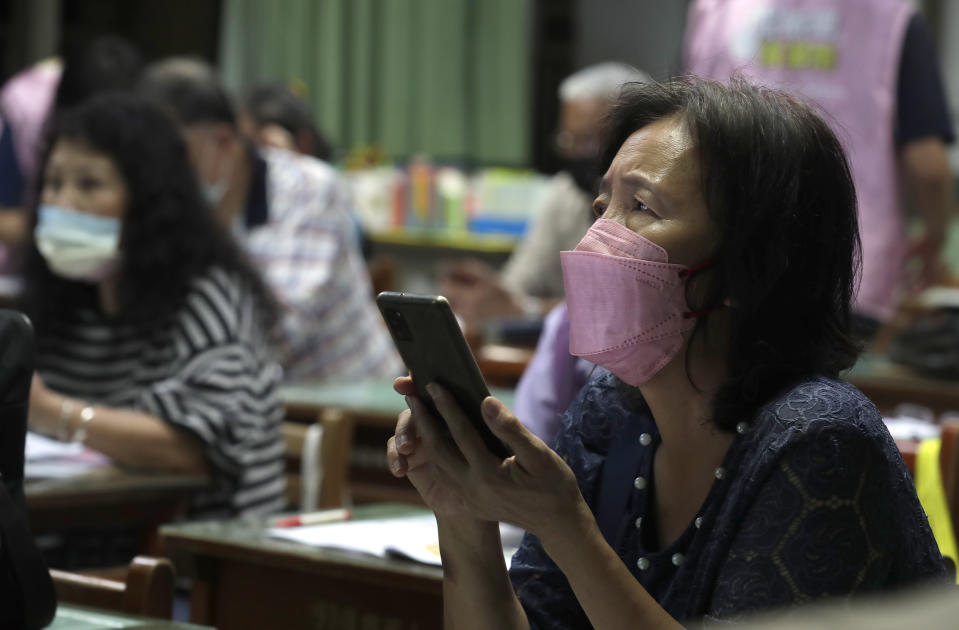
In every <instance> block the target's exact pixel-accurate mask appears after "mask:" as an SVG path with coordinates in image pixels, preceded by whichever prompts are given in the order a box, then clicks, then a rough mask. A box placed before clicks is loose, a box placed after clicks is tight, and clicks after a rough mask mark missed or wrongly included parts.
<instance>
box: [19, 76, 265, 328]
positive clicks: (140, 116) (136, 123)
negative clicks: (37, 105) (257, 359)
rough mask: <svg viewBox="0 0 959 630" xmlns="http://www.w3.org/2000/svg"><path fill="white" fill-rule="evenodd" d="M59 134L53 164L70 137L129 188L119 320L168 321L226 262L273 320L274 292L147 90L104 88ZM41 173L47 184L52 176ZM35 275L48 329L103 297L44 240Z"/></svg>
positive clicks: (32, 290)
mask: <svg viewBox="0 0 959 630" xmlns="http://www.w3.org/2000/svg"><path fill="white" fill-rule="evenodd" d="M50 138H51V142H50V144H49V146H48V148H47V150H46V154H45V155H44V158H43V161H42V164H43V165H44V170H45V168H46V164H47V161H48V160H49V158H50V154H51V152H52V150H53V147H54V146H55V145H56V143H57V142H58V141H60V140H69V141H71V142H76V143H79V144H81V145H82V146H86V147H89V148H90V149H91V150H92V151H95V152H97V153H102V154H103V155H106V156H108V157H109V158H110V159H112V160H113V162H114V163H115V164H116V166H117V168H118V169H119V171H120V174H121V176H122V178H123V181H124V183H125V185H126V188H127V207H126V213H125V215H124V217H123V227H122V231H121V236H120V247H121V249H122V251H123V256H122V261H121V263H120V272H119V282H118V287H117V288H118V306H119V308H118V311H119V312H118V314H117V317H116V321H117V322H118V323H123V324H128V325H136V326H145V327H153V326H162V325H164V324H166V323H168V322H169V321H170V320H171V318H172V317H173V316H174V315H175V314H176V313H177V311H179V310H180V308H181V307H182V306H183V304H184V302H185V300H186V298H187V296H188V294H189V292H190V290H191V288H192V287H191V285H192V283H193V282H194V281H195V280H196V279H197V278H198V277H200V276H202V275H203V274H204V273H206V272H207V271H208V270H209V269H211V268H212V267H219V268H222V269H224V270H225V271H227V272H228V273H230V274H231V275H234V276H237V277H239V278H240V280H241V281H242V282H244V283H246V284H247V285H248V287H249V289H250V290H251V291H252V293H253V294H254V296H255V297H256V299H257V301H258V303H259V307H260V314H261V316H262V319H263V324H264V326H270V325H272V323H273V322H274V321H275V316H276V315H275V313H276V305H275V303H274V301H273V298H272V297H271V295H270V293H269V291H268V290H267V288H266V287H265V285H264V284H263V282H262V280H261V279H260V278H259V276H258V275H257V274H256V273H255V272H254V270H253V268H252V267H251V266H250V265H249V263H248V262H247V260H246V258H245V257H244V255H243V254H242V253H241V252H240V250H239V248H238V246H237V245H236V244H235V242H234V241H233V239H232V238H231V237H230V235H229V234H228V233H227V232H226V230H224V229H223V228H222V227H221V226H220V225H219V224H218V223H217V222H216V220H215V218H214V216H213V212H212V210H211V209H210V207H209V206H208V204H207V203H206V201H205V200H204V199H203V196H202V193H201V192H200V188H199V184H198V181H197V176H196V174H195V173H194V170H193V168H192V166H191V164H190V161H189V159H188V156H187V150H186V145H185V144H184V141H183V140H182V138H181V136H180V134H179V131H178V130H177V128H176V126H175V124H174V123H173V121H172V120H171V119H170V117H169V116H167V115H166V114H165V113H164V112H163V111H162V110H160V109H159V108H157V107H156V106H154V105H152V104H151V103H149V102H148V101H146V100H145V99H143V98H142V97H139V96H135V95H130V94H119V93H111V94H104V95H102V96H96V97H93V98H92V99H90V100H89V101H87V102H85V103H84V104H82V105H80V106H79V107H77V108H74V109H70V110H67V111H65V112H64V113H63V115H62V116H60V117H59V119H58V120H57V121H56V124H55V126H54V128H53V129H52V130H51V136H50ZM42 172H43V171H41V173H42ZM39 179H40V180H41V182H40V183H39V184H38V185H39V186H42V179H43V178H42V176H41V177H40V178H39ZM37 198H38V199H39V198H40V195H39V194H38V195H37ZM25 275H26V290H25V295H24V301H23V302H24V303H23V308H24V310H25V311H26V312H27V314H28V315H30V317H31V318H32V319H33V321H34V324H35V325H36V327H37V330H38V332H40V333H41V334H42V332H43V330H44V328H45V327H46V326H47V325H48V324H49V323H51V322H53V321H56V320H62V319H63V318H64V317H69V315H68V313H69V310H70V307H73V306H75V305H88V306H89V305H94V304H96V288H95V287H94V286H93V285H91V284H89V283H86V282H78V281H73V280H69V279H66V278H62V277H60V276H58V275H56V274H54V273H52V272H51V271H50V269H49V268H48V267H47V264H46V262H45V261H44V259H43V257H42V256H41V255H40V253H39V251H38V250H37V248H36V244H35V243H34V244H31V247H30V251H29V253H28V258H27V265H26V272H25Z"/></svg>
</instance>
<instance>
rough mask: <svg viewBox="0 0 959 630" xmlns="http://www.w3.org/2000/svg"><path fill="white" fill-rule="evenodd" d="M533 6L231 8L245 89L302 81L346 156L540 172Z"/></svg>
mask: <svg viewBox="0 0 959 630" xmlns="http://www.w3.org/2000/svg"><path fill="white" fill-rule="evenodd" d="M529 11H530V6H529V0H273V1H268V0H224V2H223V11H222V16H223V17H222V25H221V39H220V71H221V72H222V76H223V79H224V82H225V83H226V85H227V87H229V88H230V89H233V90H237V89H240V88H242V87H243V86H245V85H248V84H249V83H251V82H253V81H257V80H265V79H269V80H283V81H295V82H302V83H303V84H304V85H305V87H306V94H305V96H306V98H307V99H308V100H309V102H310V104H311V106H312V108H313V111H314V113H315V115H316V120H317V122H318V123H319V125H320V127H321V129H322V130H323V131H324V133H325V134H326V135H327V136H329V137H330V139H331V140H332V141H333V142H334V143H335V144H336V145H337V146H338V147H339V148H340V149H341V150H349V149H351V148H353V147H356V146H363V145H375V146H380V147H382V148H383V149H384V150H385V151H386V152H387V153H388V154H389V156H390V157H392V158H394V159H405V158H407V157H409V156H411V155H413V154H416V153H425V154H427V155H429V156H431V157H432V158H434V159H436V160H444V161H445V160H452V161H462V162H464V163H467V164H478V165H507V166H525V165H527V164H528V163H529V154H530V148H529V135H530V131H529V129H530V127H529V115H530V112H529V94H530V81H529V75H530V70H529V66H530V47H529V41H530V37H529Z"/></svg>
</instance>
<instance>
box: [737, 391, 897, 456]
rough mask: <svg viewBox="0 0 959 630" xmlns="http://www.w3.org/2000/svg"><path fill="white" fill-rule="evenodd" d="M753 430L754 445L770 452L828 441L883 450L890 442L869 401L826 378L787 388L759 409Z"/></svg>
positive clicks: (880, 418)
mask: <svg viewBox="0 0 959 630" xmlns="http://www.w3.org/2000/svg"><path fill="white" fill-rule="evenodd" d="M753 428H754V430H755V431H756V433H757V435H756V436H755V439H758V440H759V441H761V442H764V443H765V445H764V447H766V448H770V449H772V450H780V449H782V448H785V447H786V446H788V445H790V444H798V443H802V442H808V441H821V440H826V439H828V440H835V439H838V440H840V441H843V442H846V443H857V444H861V445H866V444H871V445H873V446H874V447H879V448H883V449H885V443H886V442H887V441H888V440H887V438H888V431H887V430H886V428H885V424H884V423H883V419H882V415H881V414H880V413H879V410H878V409H876V406H875V405H874V404H873V403H872V401H870V400H869V399H868V398H867V397H866V396H865V395H864V394H863V393H862V392H860V391H859V390H858V389H856V387H855V386H854V385H852V384H851V383H848V382H846V381H844V380H841V379H837V378H831V377H827V376H816V377H812V378H809V379H805V380H803V381H801V382H798V383H795V384H793V385H792V386H790V387H788V388H787V389H786V390H784V391H783V392H781V393H780V394H779V395H778V396H776V397H774V398H773V399H772V400H771V401H770V402H768V403H767V404H766V405H764V406H763V407H762V409H761V410H760V411H759V413H758V414H757V416H756V418H755V420H754V427H753Z"/></svg>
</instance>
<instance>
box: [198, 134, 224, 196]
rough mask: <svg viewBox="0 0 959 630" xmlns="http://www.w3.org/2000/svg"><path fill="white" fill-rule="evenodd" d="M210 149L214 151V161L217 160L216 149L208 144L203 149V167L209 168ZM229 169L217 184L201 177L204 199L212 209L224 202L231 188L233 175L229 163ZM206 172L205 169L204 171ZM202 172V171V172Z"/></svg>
mask: <svg viewBox="0 0 959 630" xmlns="http://www.w3.org/2000/svg"><path fill="white" fill-rule="evenodd" d="M210 149H213V154H212V159H214V160H215V159H216V147H214V146H213V145H212V144H207V145H206V147H205V148H204V149H203V166H204V167H206V166H207V162H209V161H210V159H211V154H210ZM227 166H228V167H229V168H227V169H225V172H224V173H223V174H221V175H220V178H219V179H217V180H216V181H215V182H212V183H211V182H208V181H206V179H204V178H203V176H202V175H201V176H200V187H201V188H202V189H203V198H204V199H206V202H207V203H208V204H210V206H211V207H212V208H214V209H215V208H216V207H217V206H218V205H220V202H221V201H222V200H223V196H224V195H225V194H226V191H227V189H228V188H229V187H230V175H232V173H231V171H232V165H230V164H229V163H227ZM204 170H205V169H204ZM201 172H202V171H201Z"/></svg>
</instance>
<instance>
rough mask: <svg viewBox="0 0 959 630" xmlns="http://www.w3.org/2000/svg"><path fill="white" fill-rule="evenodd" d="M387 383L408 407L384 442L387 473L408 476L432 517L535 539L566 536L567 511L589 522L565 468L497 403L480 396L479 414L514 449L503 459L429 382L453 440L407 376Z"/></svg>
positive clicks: (590, 517) (573, 482) (587, 513)
mask: <svg viewBox="0 0 959 630" xmlns="http://www.w3.org/2000/svg"><path fill="white" fill-rule="evenodd" d="M393 388H394V389H395V390H396V391H397V392H398V393H400V394H403V395H404V396H406V397H407V402H408V404H409V406H410V409H409V410H408V411H404V412H403V413H401V414H400V416H399V419H398V421H397V425H396V432H395V435H394V436H393V437H391V438H390V440H389V442H388V443H387V460H388V462H389V466H390V470H391V471H392V473H393V474H394V475H395V476H397V477H403V476H405V477H408V478H409V479H410V481H411V482H412V483H413V486H414V487H415V488H416V489H417V491H418V492H419V493H420V496H422V497H423V500H424V501H425V502H426V503H427V505H428V506H429V507H430V508H431V509H432V510H433V511H434V512H436V514H437V516H439V517H449V518H454V519H463V518H468V519H476V520H481V521H503V522H506V523H512V524H514V525H518V526H519V527H522V528H523V529H526V530H527V531H531V532H533V533H535V534H537V535H538V536H540V537H541V538H543V537H550V538H557V537H558V538H568V534H569V531H568V528H567V526H568V525H572V524H574V523H575V521H574V522H571V521H570V519H569V517H570V516H571V515H586V516H588V517H589V520H590V521H591V522H592V516H591V515H590V512H589V508H588V507H587V506H586V503H585V501H584V500H583V497H582V495H581V494H580V491H579V486H578V485H577V483H576V479H575V477H574V476H573V473H572V471H571V470H570V469H569V466H567V465H566V463H565V462H564V461H563V460H562V459H561V458H560V457H559V455H557V454H556V453H555V452H554V451H553V450H552V449H550V448H549V447H548V446H546V444H545V443H544V442H543V441H542V440H540V439H539V438H538V437H536V436H535V435H534V434H533V433H531V432H530V431H529V430H528V429H526V427H524V426H523V425H522V423H520V421H519V420H517V418H516V416H514V415H513V414H512V413H511V412H510V411H509V410H508V409H507V408H506V407H505V406H503V404H502V403H500V402H499V401H498V400H496V399H495V398H492V397H488V398H486V399H485V400H484V401H483V403H482V411H483V418H484V420H485V421H486V424H487V426H489V428H490V430H491V431H492V432H493V434H494V435H496V437H498V438H499V439H500V440H502V441H503V442H504V443H505V444H506V445H507V446H508V447H509V448H510V449H512V452H513V453H514V454H513V455H511V456H510V457H507V458H506V459H501V458H499V457H497V456H496V455H494V454H493V453H491V452H490V451H489V449H488V448H487V447H486V445H485V444H484V442H483V440H482V439H481V438H480V436H479V433H477V431H476V429H475V428H473V426H472V425H471V424H470V421H469V419H468V418H467V416H466V414H465V413H463V410H462V409H460V407H459V405H458V404H457V403H456V401H455V399H454V398H453V396H452V395H450V393H449V392H447V391H446V390H444V389H443V388H442V387H439V386H436V385H435V384H431V385H430V386H429V387H428V390H429V391H430V395H431V396H432V399H433V403H434V405H435V406H436V408H437V409H438V410H439V412H440V414H441V415H442V417H443V419H444V420H445V421H446V424H447V425H448V426H449V432H450V434H451V435H452V438H453V440H452V441H451V440H450V439H449V436H447V435H446V434H445V433H444V431H443V428H442V425H441V424H440V421H439V420H438V419H437V418H435V417H433V415H432V414H431V413H430V411H429V410H428V409H427V407H426V405H425V404H423V402H422V401H421V400H419V399H418V398H417V397H416V394H415V389H414V387H413V382H412V380H411V379H409V378H406V377H403V378H398V379H396V381H395V382H394V384H393ZM577 520H578V519H577ZM564 530H565V531H564Z"/></svg>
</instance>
